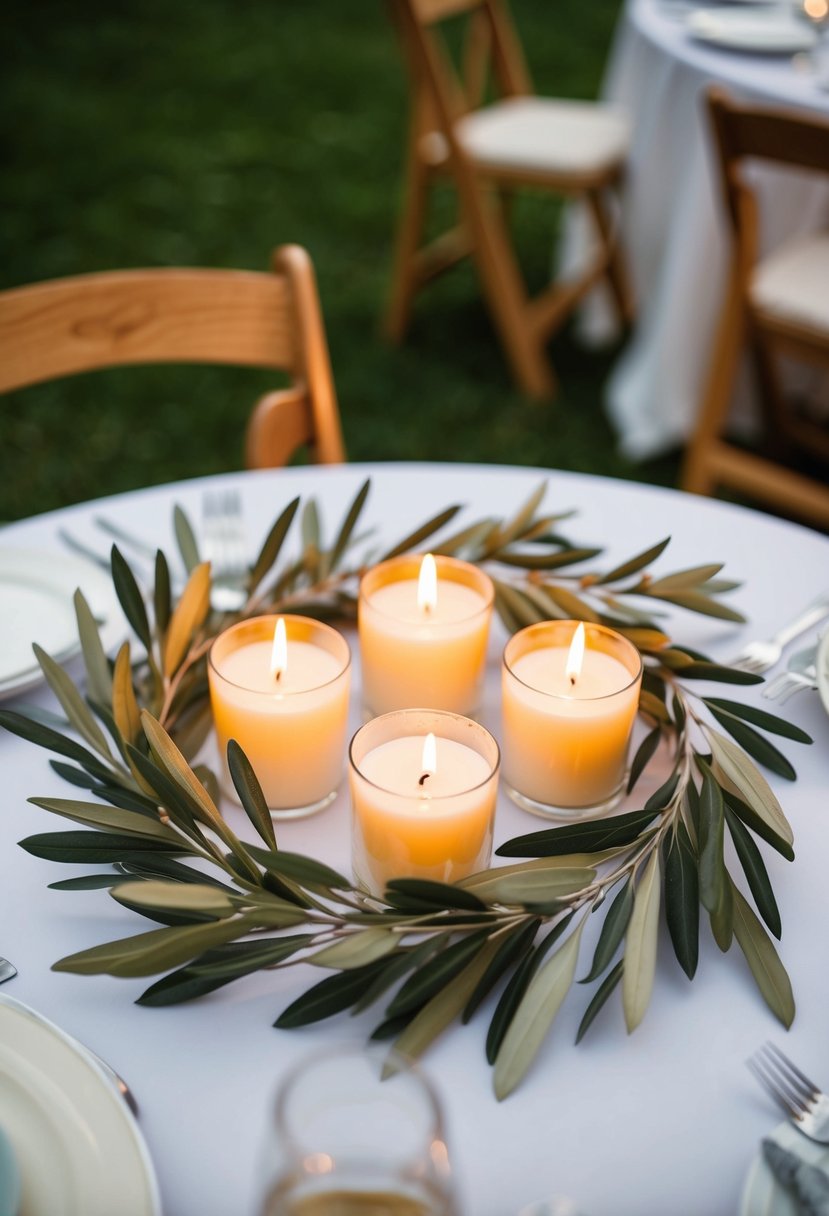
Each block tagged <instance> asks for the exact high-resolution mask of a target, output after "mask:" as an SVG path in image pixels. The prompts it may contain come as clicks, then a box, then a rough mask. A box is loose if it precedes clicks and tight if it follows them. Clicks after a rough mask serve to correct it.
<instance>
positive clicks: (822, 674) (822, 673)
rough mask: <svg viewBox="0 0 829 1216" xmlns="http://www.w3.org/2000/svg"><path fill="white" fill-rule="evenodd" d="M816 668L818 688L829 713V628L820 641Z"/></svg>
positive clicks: (824, 706)
mask: <svg viewBox="0 0 829 1216" xmlns="http://www.w3.org/2000/svg"><path fill="white" fill-rule="evenodd" d="M815 670H816V672H817V689H818V692H819V693H820V699H821V701H822V702H823V708H824V709H825V710H826V712H827V714H829V629H827V630H826V632H825V633H824V635H823V637H822V638H821V639H820V642H819V643H818V648H817V656H816V658H815Z"/></svg>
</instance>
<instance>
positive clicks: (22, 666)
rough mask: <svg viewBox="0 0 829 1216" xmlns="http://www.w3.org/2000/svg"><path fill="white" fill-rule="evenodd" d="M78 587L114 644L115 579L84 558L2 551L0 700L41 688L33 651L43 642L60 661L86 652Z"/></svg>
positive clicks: (117, 611)
mask: <svg viewBox="0 0 829 1216" xmlns="http://www.w3.org/2000/svg"><path fill="white" fill-rule="evenodd" d="M77 587H80V588H81V590H82V591H83V593H84V595H85V596H86V599H87V602H88V604H89V606H90V608H91V609H92V611H93V613H94V614H95V617H96V618H97V619H98V620H99V621H100V622H101V623H102V631H101V632H102V639H103V640H104V642H105V644H106V643H107V629H108V633H109V636H110V639H111V640H114V638H112V630H113V626H115V628H116V629H117V627H118V626H117V622H118V620H119V618H120V611H119V609H118V604H117V600H116V597H115V592H114V590H113V587H112V582H111V580H110V578H109V576H108V575H107V574H106V573H105V572H104V571H103V570H101V569H100V568H99V567H97V566H94V565H93V564H92V563H91V562H88V561H85V560H84V559H83V558H80V557H74V556H70V555H69V554H64V553H52V552H47V551H46V550H42V551H39V550H32V549H10V548H5V547H0V620H2V622H3V630H2V633H0V697H10V696H13V695H15V694H16V693H20V692H24V691H25V690H26V689H27V688H31V687H33V686H34V685H35V684H37V683H38V682H39V681H40V679H41V678H42V677H41V673H40V667H39V666H38V663H37V660H36V659H35V656H34V654H33V652H32V643H33V642H37V643H38V645H40V646H42V647H43V649H44V650H45V651H46V652H47V653H48V654H50V655H51V656H52V657H53V658H55V659H57V661H58V662H61V663H62V662H65V661H66V660H67V659H69V658H71V657H72V656H73V655H74V654H77V653H78V651H79V650H80V642H79V641H78V628H77V623H76V621H75V607H74V604H73V602H72V597H73V595H74V594H75V590H76V588H77Z"/></svg>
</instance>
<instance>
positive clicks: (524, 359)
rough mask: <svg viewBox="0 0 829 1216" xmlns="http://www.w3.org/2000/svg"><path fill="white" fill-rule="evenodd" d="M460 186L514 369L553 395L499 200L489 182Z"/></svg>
mask: <svg viewBox="0 0 829 1216" xmlns="http://www.w3.org/2000/svg"><path fill="white" fill-rule="evenodd" d="M459 192H460V196H461V206H462V210H463V212H464V215H465V220H466V223H467V224H468V226H469V228H470V230H471V232H472V234H473V250H472V256H473V258H474V260H475V263H476V266H477V269H478V273H479V275H480V277H481V285H482V288H483V293H484V296H485V298H486V300H487V303H488V305H489V309H490V312H491V314H492V318H493V321H494V323H495V328H496V329H497V330H498V333H499V335H500V338H501V341H502V343H503V345H504V348H505V351H506V355H507V359H508V360H509V363H510V366H511V368H512V372H513V375H514V377H515V379H516V381H517V382H518V384H519V385H520V387H521V389H522V391H523V392H525V393H526V394H527V396H528V397H535V398H537V399H540V400H545V399H549V398H551V397H554V396H555V393H556V388H557V382H556V376H555V373H554V371H553V369H552V366H551V364H550V361H549V359H548V358H547V355H546V353H545V351H544V348H543V345H542V342H541V341H540V340H539V338H538V337H537V335H536V333H535V327H534V326H533V325H532V324H531V322H530V316H529V313H528V305H529V298H528V296H527V289H526V287H525V285H524V281H523V279H522V277H521V272H520V270H519V268H518V263H517V261H516V258H515V253H514V251H513V247H512V243H511V241H510V237H509V233H508V231H507V228H506V225H505V223H504V218H503V212H502V208H501V203H500V200H499V199H497V198H493V197H490V196H488V195H487V194H486V193H485V188H484V187H481V188H477V187H474V186H473V187H471V188H470V187H468V186H467V187H466V188H462V189H461V190H460V191H459Z"/></svg>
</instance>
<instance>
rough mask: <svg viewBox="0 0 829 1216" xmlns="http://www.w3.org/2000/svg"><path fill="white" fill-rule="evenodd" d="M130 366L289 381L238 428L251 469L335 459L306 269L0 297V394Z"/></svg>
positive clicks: (314, 299) (302, 256) (326, 374)
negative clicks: (245, 369)
mask: <svg viewBox="0 0 829 1216" xmlns="http://www.w3.org/2000/svg"><path fill="white" fill-rule="evenodd" d="M138 363H220V364H230V365H234V366H249V367H262V368H274V369H279V370H281V371H285V372H288V373H289V375H290V377H291V384H290V385H289V387H287V388H283V389H279V390H276V391H274V392H270V393H267V394H266V395H265V396H264V397H262V398H261V400H260V401H259V402H258V403H257V404H256V405H255V407H254V409H253V413H252V414H251V417H250V421H249V422H248V426H247V433H246V437H245V458H246V463H247V465H248V467H249V468H265V467H272V466H275V465H282V464H285V463H286V462H287V461H288V460H289V459H290V457H291V456H292V454H293V453H294V451H295V450H296V449H297V448H298V447H299V446H301V445H303V444H307V445H308V447H309V449H310V452H311V454H312V456H313V457H314V458H315V459H316V460H317V461H319V462H320V463H324V464H334V463H339V462H340V461H343V460H344V459H345V451H344V448H343V440H342V433H341V430H340V417H339V410H338V408H337V398H336V394H335V392H334V383H333V379H332V375H331V365H330V362H329V357H328V344H327V342H326V338H325V329H324V327H323V320H322V313H321V311H320V305H319V298H318V296H317V287H316V280H315V277H314V269H313V265H312V263H311V259H310V258H309V256H308V254H307V253H306V252H305V250H304V249H301V248H300V247H299V246H298V245H283V246H282V247H281V248H279V249H277V250H275V252H274V254H273V258H272V273H269V274H266V273H258V272H253V271H242V270H196V269H193V270H190V269H178V268H176V269H160V270H114V271H104V272H102V273H99V274H88V275H79V276H77V277H74V278H65V279H55V280H53V281H50V282H45V283H35V284H32V285H30V286H26V287H16V288H13V289H11V290H9V291H4V292H0V392H9V391H11V390H13V389H18V388H22V387H24V386H26V385H30V384H37V383H38V382H41V381H44V380H53V379H57V378H59V377H61V376H68V375H72V374H74V373H77V372H85V371H91V370H93V369H98V368H104V367H114V366H118V365H128V364H138Z"/></svg>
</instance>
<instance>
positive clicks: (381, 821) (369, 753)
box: [349, 709, 500, 896]
mask: <svg viewBox="0 0 829 1216" xmlns="http://www.w3.org/2000/svg"><path fill="white" fill-rule="evenodd" d="M349 761H350V763H349V783H350V787H351V806H352V816H353V819H352V837H351V839H352V864H353V869H354V877H355V880H356V881H357V882H358V883H359V884H360V886H362V887H364V888H365V889H366V890H367V891H369V892H370V893H371V894H372V895H377V896H380V895H382V894H383V891H384V890H385V887H386V883H387V882H388V881H389V879H391V878H427V879H433V880H436V881H438V882H456V881H457V880H458V879H460V878H465V877H466V876H467V875H468V874H474V873H476V872H477V871H478V870H481V869H485V868H486V866H487V865H488V864H489V860H490V856H491V853H492V828H493V821H494V818H495V801H496V796H497V792H498V767H499V762H500V753H499V750H498V744H497V743H496V742H495V740H494V739H493V737H492V735H491V734H490V733H489V731H488V730H486V729H485V728H484V727H483V726H481V725H480V724H479V723H477V722H473V721H472V720H471V719H469V718H463V717H461V716H460V715H458V714H450V713H447V712H445V711H440V710H427V709H405V710H397V711H395V712H394V713H390V714H383V715H382V716H380V717H379V718H373V719H372V720H371V721H370V722H367V723H366V725H365V726H363V727H361V729H360V730H358V731H357V733H356V735H355V736H354V738H353V739H352V740H351V747H350V749H349Z"/></svg>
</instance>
